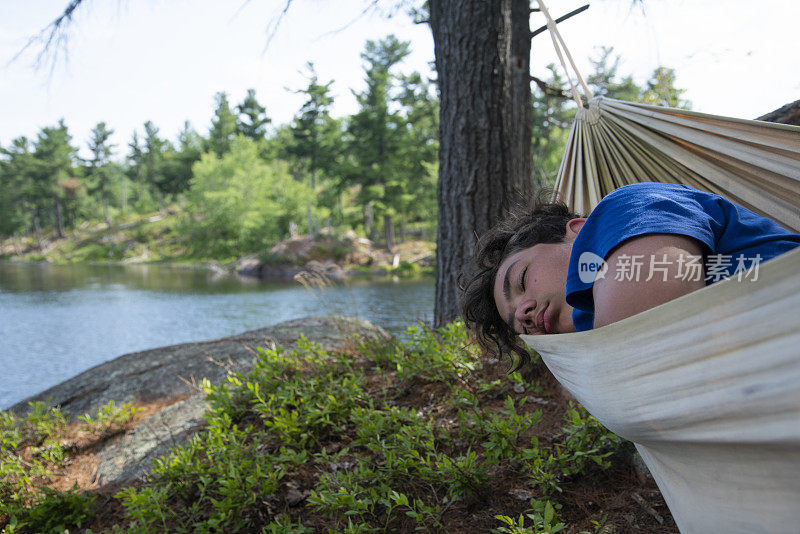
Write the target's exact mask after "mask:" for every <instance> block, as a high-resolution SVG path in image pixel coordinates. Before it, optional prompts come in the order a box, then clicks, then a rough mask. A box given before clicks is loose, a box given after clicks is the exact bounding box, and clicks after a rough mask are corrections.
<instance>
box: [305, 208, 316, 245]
mask: <svg viewBox="0 0 800 534" xmlns="http://www.w3.org/2000/svg"><path fill="white" fill-rule="evenodd" d="M306 219H307V223H308V238H309V239H314V219H313V217H312V216H311V205H310V204H309V205H308V206H306Z"/></svg>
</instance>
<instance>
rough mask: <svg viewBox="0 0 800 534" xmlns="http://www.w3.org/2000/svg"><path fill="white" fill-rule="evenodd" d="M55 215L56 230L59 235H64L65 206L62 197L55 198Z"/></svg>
mask: <svg viewBox="0 0 800 534" xmlns="http://www.w3.org/2000/svg"><path fill="white" fill-rule="evenodd" d="M55 216H56V232H58V237H64V206H63V205H62V204H61V199H60V198H58V197H56V199H55Z"/></svg>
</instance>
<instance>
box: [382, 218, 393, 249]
mask: <svg viewBox="0 0 800 534" xmlns="http://www.w3.org/2000/svg"><path fill="white" fill-rule="evenodd" d="M383 233H384V234H385V236H386V250H388V251H389V252H394V224H393V223H392V216H391V215H384V216H383Z"/></svg>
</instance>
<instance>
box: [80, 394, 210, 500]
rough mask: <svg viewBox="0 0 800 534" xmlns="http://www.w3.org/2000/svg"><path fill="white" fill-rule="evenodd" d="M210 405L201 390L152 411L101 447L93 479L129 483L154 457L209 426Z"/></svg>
mask: <svg viewBox="0 0 800 534" xmlns="http://www.w3.org/2000/svg"><path fill="white" fill-rule="evenodd" d="M208 408H209V406H208V403H207V402H206V401H205V398H204V396H203V395H199V394H198V395H194V396H192V397H189V398H188V399H184V400H182V401H178V402H176V403H175V404H173V405H171V406H167V407H166V408H164V409H163V410H161V411H159V412H156V413H155V414H153V415H151V416H150V417H148V418H147V419H145V420H144V421H142V422H141V423H140V424H139V425H137V426H136V428H134V429H133V430H132V431H130V432H127V433H125V434H124V435H123V436H122V437H121V438H119V439H117V440H115V441H113V442H112V443H110V444H109V445H107V446H106V447H104V448H103V449H102V450H101V451H100V453H99V454H98V455H97V460H98V464H97V469H96V470H95V472H94V474H93V475H92V483H93V484H97V485H98V486H105V485H106V484H113V485H125V484H130V483H132V482H135V481H136V480H137V479H139V478H141V477H143V476H144V475H146V474H147V473H149V472H150V468H151V466H152V465H153V460H155V459H156V458H158V457H159V456H165V455H166V454H167V453H168V452H169V450H170V449H171V448H172V447H174V446H177V445H180V444H182V443H184V442H185V441H186V440H187V439H189V437H190V436H191V435H192V434H194V433H195V432H197V431H198V430H200V429H201V428H202V427H203V426H205V419H204V418H203V416H204V415H205V413H206V410H207V409H208Z"/></svg>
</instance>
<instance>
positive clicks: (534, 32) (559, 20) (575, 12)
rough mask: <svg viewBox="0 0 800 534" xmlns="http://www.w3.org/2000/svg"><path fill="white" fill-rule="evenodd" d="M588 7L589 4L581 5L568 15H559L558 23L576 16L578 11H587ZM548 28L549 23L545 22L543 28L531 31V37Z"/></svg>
mask: <svg viewBox="0 0 800 534" xmlns="http://www.w3.org/2000/svg"><path fill="white" fill-rule="evenodd" d="M587 9H589V4H586V5H585V6H581V7H579V8H578V9H576V10H574V11H570V12H569V13H567V14H566V15H564V16H562V17H558V18H557V19H556V24H558V23H559V22H564V21H565V20H567V19H568V18H570V17H574V16H575V15H577V14H578V13H583V12H584V11H586V10H587ZM546 30H547V25H546V24H545V25H544V26H542V27H541V28H539V29H538V30H534V31H532V32H531V39H533V38H534V37H536V36H537V35H539V34H540V33H542V32H544V31H546Z"/></svg>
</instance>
